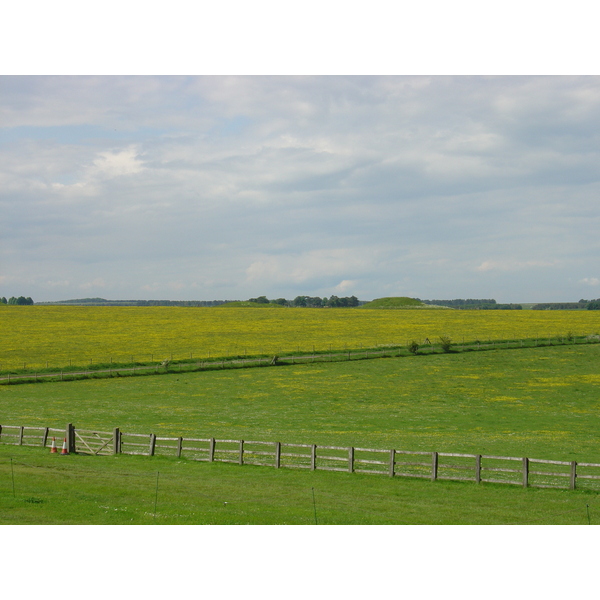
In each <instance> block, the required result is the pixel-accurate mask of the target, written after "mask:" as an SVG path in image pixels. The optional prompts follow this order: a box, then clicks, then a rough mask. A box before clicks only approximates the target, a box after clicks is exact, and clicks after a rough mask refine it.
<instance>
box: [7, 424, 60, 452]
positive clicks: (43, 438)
mask: <svg viewBox="0 0 600 600" xmlns="http://www.w3.org/2000/svg"><path fill="white" fill-rule="evenodd" d="M1 429H2V428H1V427H0V430H1ZM49 432H50V429H49V428H48V427H46V428H45V429H44V435H43V437H42V448H45V447H46V444H47V442H48V433H49Z"/></svg>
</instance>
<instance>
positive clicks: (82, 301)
mask: <svg viewBox="0 0 600 600" xmlns="http://www.w3.org/2000/svg"><path fill="white" fill-rule="evenodd" d="M227 302H231V300H106V298H78V299H74V300H58V301H57V302H40V303H38V304H68V305H72V306H75V305H77V306H219V305H220V304H226V303H227Z"/></svg>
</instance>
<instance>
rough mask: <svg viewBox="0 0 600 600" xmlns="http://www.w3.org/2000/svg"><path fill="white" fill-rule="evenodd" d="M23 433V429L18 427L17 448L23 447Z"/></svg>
mask: <svg viewBox="0 0 600 600" xmlns="http://www.w3.org/2000/svg"><path fill="white" fill-rule="evenodd" d="M24 432H25V427H23V426H21V427H19V446H22V445H23V434H24Z"/></svg>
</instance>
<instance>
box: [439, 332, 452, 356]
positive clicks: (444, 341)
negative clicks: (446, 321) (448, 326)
mask: <svg viewBox="0 0 600 600" xmlns="http://www.w3.org/2000/svg"><path fill="white" fill-rule="evenodd" d="M440 344H441V346H442V350H443V351H444V352H450V348H451V347H452V340H451V339H450V338H449V337H448V336H447V335H440Z"/></svg>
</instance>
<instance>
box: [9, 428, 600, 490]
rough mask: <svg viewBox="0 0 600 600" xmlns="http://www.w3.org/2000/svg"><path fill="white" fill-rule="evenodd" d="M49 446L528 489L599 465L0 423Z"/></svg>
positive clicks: (582, 484) (588, 477)
mask: <svg viewBox="0 0 600 600" xmlns="http://www.w3.org/2000/svg"><path fill="white" fill-rule="evenodd" d="M53 438H54V439H55V440H56V443H57V447H58V448H59V451H60V449H61V448H62V442H63V441H66V445H67V449H68V452H69V453H78V454H95V455H109V454H127V455H142V456H158V455H160V456H171V457H176V458H181V457H184V458H187V459H189V460H196V461H204V462H225V463H235V464H239V465H260V466H268V467H275V468H276V469H279V468H291V469H309V470H312V471H316V470H319V471H340V472H346V473H368V474H374V475H387V476H389V477H413V478H422V479H429V480H431V481H436V480H454V481H472V482H475V483H501V484H510V485H518V486H523V487H536V488H557V489H571V490H574V489H586V490H594V491H600V464H595V463H586V462H576V461H570V462H568V461H559V460H542V459H537V458H525V457H524V458H520V457H514V456H488V455H483V454H457V453H448V452H423V451H420V452H417V451H410V450H395V449H392V450H379V449H374V448H357V447H345V446H320V445H319V446H317V445H316V444H291V443H284V442H264V441H252V440H225V439H215V438H183V437H166V436H157V435H155V434H153V433H150V434H141V433H128V432H123V431H121V430H120V429H119V428H115V429H114V430H113V431H112V432H102V431H90V430H84V429H75V427H74V426H73V425H72V424H69V425H67V426H66V428H65V429H53V428H50V427H23V426H15V425H0V443H4V444H14V445H19V446H34V447H40V446H41V447H43V448H47V447H50V446H51V444H52V440H53Z"/></svg>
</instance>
